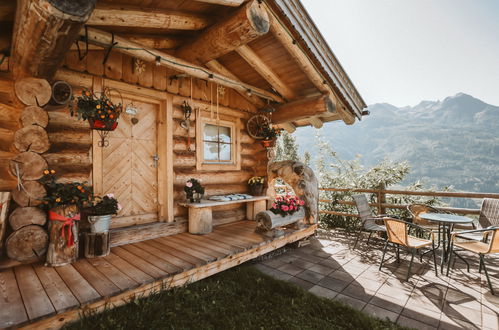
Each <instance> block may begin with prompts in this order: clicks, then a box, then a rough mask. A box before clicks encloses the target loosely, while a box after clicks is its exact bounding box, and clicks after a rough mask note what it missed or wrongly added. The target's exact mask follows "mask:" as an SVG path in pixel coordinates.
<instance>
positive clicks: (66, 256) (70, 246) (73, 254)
mask: <svg viewBox="0 0 499 330" xmlns="http://www.w3.org/2000/svg"><path fill="white" fill-rule="evenodd" d="M50 211H52V212H54V213H56V214H58V215H60V216H62V217H64V218H66V219H70V218H73V217H74V216H77V218H78V219H79V213H78V209H77V207H76V205H69V206H61V207H56V208H54V209H52V210H50ZM78 222H79V221H77V220H74V221H71V225H69V224H65V221H58V220H52V219H50V218H49V237H50V243H49V247H48V250H47V263H46V265H47V266H51V267H54V266H64V265H68V264H70V263H72V262H74V261H76V259H78ZM68 223H69V221H68Z"/></svg>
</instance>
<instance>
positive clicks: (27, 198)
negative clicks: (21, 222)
mask: <svg viewBox="0 0 499 330" xmlns="http://www.w3.org/2000/svg"><path fill="white" fill-rule="evenodd" d="M23 187H24V189H22V188H21V189H18V188H16V189H14V190H13V191H12V199H13V200H14V201H15V202H16V203H17V205H19V206H37V205H40V204H41V203H42V200H41V199H42V198H43V197H45V196H46V195H47V191H46V190H45V187H44V186H43V185H42V184H41V183H39V182H37V181H25V182H24V183H23Z"/></svg>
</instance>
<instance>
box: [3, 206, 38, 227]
mask: <svg viewBox="0 0 499 330" xmlns="http://www.w3.org/2000/svg"><path fill="white" fill-rule="evenodd" d="M46 222H47V214H46V212H44V211H43V210H41V209H40V208H38V207H33V206H29V207H18V208H17V209H15V210H14V212H12V213H11V214H10V217H9V223H10V227H11V228H12V229H13V230H18V229H20V228H22V227H25V226H29V225H39V226H43V225H44V224H45V223H46Z"/></svg>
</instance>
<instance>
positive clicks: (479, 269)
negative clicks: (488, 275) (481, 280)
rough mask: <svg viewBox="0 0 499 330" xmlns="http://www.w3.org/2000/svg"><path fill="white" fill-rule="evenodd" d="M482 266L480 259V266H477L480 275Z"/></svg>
mask: <svg viewBox="0 0 499 330" xmlns="http://www.w3.org/2000/svg"><path fill="white" fill-rule="evenodd" d="M482 264H483V260H482V258H480V264H479V265H478V272H479V273H480V274H481V273H482Z"/></svg>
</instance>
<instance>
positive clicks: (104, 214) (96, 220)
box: [85, 194, 122, 233]
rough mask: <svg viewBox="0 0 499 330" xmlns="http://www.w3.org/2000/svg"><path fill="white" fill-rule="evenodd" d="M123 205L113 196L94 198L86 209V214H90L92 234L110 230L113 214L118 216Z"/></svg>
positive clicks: (89, 220)
mask: <svg viewBox="0 0 499 330" xmlns="http://www.w3.org/2000/svg"><path fill="white" fill-rule="evenodd" d="M121 208H122V207H121V205H120V204H119V203H118V200H117V199H116V198H114V195H113V194H106V195H104V196H102V197H101V196H92V198H91V199H90V201H89V202H88V204H87V207H86V208H85V213H87V214H88V218H87V219H88V222H89V223H90V231H91V232H92V233H105V232H107V231H108V230H109V225H110V223H111V217H112V216H113V214H118V211H119V210H121Z"/></svg>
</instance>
